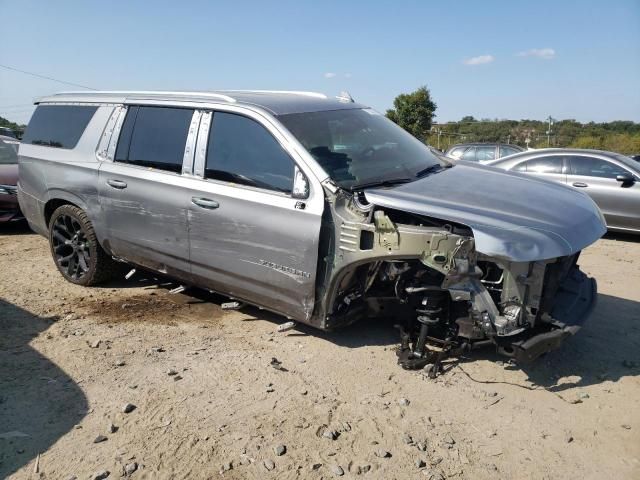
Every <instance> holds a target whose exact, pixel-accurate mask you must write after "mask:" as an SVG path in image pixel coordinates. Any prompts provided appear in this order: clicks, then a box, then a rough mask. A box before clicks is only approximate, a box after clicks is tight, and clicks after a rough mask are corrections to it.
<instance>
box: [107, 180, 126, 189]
mask: <svg viewBox="0 0 640 480" xmlns="http://www.w3.org/2000/svg"><path fill="white" fill-rule="evenodd" d="M107 185H109V186H110V187H113V188H117V189H119V190H122V189H123V188H127V182H123V181H122V180H114V179H112V178H110V179H109V180H107Z"/></svg>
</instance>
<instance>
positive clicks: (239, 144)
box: [205, 112, 294, 193]
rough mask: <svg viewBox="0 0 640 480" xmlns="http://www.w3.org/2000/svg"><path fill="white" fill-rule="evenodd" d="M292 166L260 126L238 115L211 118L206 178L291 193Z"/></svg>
mask: <svg viewBox="0 0 640 480" xmlns="http://www.w3.org/2000/svg"><path fill="white" fill-rule="evenodd" d="M293 165H294V164H293V161H292V160H291V158H290V157H289V155H288V154H287V152H285V151H284V150H283V149H282V147H281V146H280V144H279V143H278V141H277V140H276V139H275V138H273V136H272V135H271V134H270V133H269V132H268V131H267V130H266V129H265V128H264V127H263V126H262V125H260V124H258V123H257V122H255V121H253V120H251V119H249V118H247V117H243V116H241V115H235V114H231V113H222V112H216V113H214V114H213V123H212V126H211V130H210V131H209V144H208V146H207V162H206V169H205V177H206V178H212V179H217V180H224V181H227V182H233V183H239V184H242V185H251V186H254V187H259V188H266V189H269V190H277V191H280V192H287V193H291V187H292V184H293Z"/></svg>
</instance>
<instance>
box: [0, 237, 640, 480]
mask: <svg viewBox="0 0 640 480" xmlns="http://www.w3.org/2000/svg"><path fill="white" fill-rule="evenodd" d="M580 263H581V265H582V267H583V269H584V270H586V271H587V272H588V273H589V274H591V275H593V276H595V277H596V279H597V280H598V284H599V292H600V294H599V302H598V306H597V308H596V310H595V312H594V314H593V316H592V317H591V318H590V320H589V322H588V323H587V325H586V326H585V327H584V328H583V329H582V330H581V331H580V332H579V334H578V335H577V336H576V337H575V338H573V339H571V340H570V341H569V342H567V343H566V344H565V345H564V346H563V347H562V349H561V350H559V351H556V352H553V353H551V354H548V355H547V356H545V357H543V358H541V359H540V360H539V361H538V362H537V363H536V364H535V365H533V366H528V367H525V368H520V367H516V366H513V365H510V364H509V363H507V362H503V361H502V359H501V358H500V357H498V356H497V355H495V354H493V353H492V352H491V351H486V352H477V353H475V354H474V355H473V357H472V358H469V359H463V360H462V361H461V362H456V363H450V365H449V367H450V369H449V370H448V372H447V373H446V374H444V375H443V376H441V377H439V378H438V379H436V380H429V379H427V378H425V377H424V376H423V375H422V374H421V373H419V372H409V371H403V370H402V369H400V368H399V367H398V366H397V365H396V357H395V352H394V347H395V346H396V342H397V340H398V337H397V332H396V331H395V330H394V329H393V328H392V324H393V322H392V321H377V322H369V323H367V322H366V321H362V322H360V323H358V324H356V325H353V326H352V327H350V328H348V329H346V330H343V331H340V332H336V333H332V334H325V333H321V332H318V331H315V330H313V329H311V328H306V327H298V328H296V329H294V330H291V331H288V332H286V333H277V332H276V328H277V326H278V325H279V324H280V323H283V322H284V321H285V320H284V319H282V318H280V317H277V316H276V315H271V314H268V313H266V312H263V311H260V310H257V309H254V308H245V309H243V310H241V311H232V312H226V311H222V310H221V309H220V306H219V305H220V302H222V301H224V299H222V298H218V297H213V296H210V295H209V296H205V295H203V294H202V293H201V292H187V293H189V294H178V295H170V294H169V293H168V290H169V288H171V287H172V286H171V285H167V284H164V285H159V284H158V282H157V281H154V280H152V279H145V278H144V277H143V276H141V275H136V276H134V277H133V278H132V279H131V280H130V281H125V280H124V279H123V280H122V281H118V282H116V283H113V284H110V285H108V286H106V287H103V288H92V289H87V288H82V287H77V286H74V285H72V284H70V283H67V282H65V281H64V280H63V279H62V277H61V276H60V275H59V274H58V273H57V271H56V270H55V268H54V265H53V262H52V260H51V257H50V254H49V249H48V246H47V243H46V241H45V240H44V239H43V238H41V237H38V236H36V235H35V234H32V233H30V232H29V231H28V230H27V229H26V228H24V227H15V226H14V227H7V226H0V478H5V477H8V478H14V479H18V478H19V479H31V478H46V479H63V480H65V479H72V478H76V477H77V478H78V479H88V478H107V477H105V476H104V475H106V472H109V476H108V478H110V479H111V478H120V477H121V476H123V475H125V473H124V469H125V467H127V466H128V469H129V470H128V471H129V473H130V475H131V477H132V478H139V479H142V478H154V479H155V478H176V479H181V478H195V479H209V478H212V479H215V478H228V479H245V478H246V479H268V478H278V479H289V478H310V479H319V478H334V477H338V476H340V474H342V477H343V478H365V479H366V478H371V479H407V478H416V479H417V478H431V479H443V478H454V479H496V478H501V479H502V478H505V479H523V478H532V479H557V478H567V479H602V478H609V479H632V478H635V479H637V478H640V381H639V379H640V377H639V376H640V238H638V237H636V238H634V237H631V236H609V237H607V238H605V239H603V240H600V241H599V242H597V243H596V244H595V245H593V246H591V247H589V248H588V249H587V250H586V251H585V252H584V253H583V256H582V258H581V262H580ZM274 357H275V358H277V359H278V361H280V362H281V367H282V370H278V369H276V368H274V367H273V366H272V365H271V362H272V358H274ZM127 403H131V404H133V405H135V409H134V410H133V411H131V412H129V413H124V412H123V407H124V405H125V404H127ZM96 441H97V443H96ZM278 446H284V447H285V450H286V451H285V452H284V453H282V448H281V449H280V450H278V451H277V452H276V450H277V447H278ZM279 454H281V455H279ZM134 469H135V471H134V472H133V473H131V472H132V471H133V470H134Z"/></svg>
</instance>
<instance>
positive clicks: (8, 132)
mask: <svg viewBox="0 0 640 480" xmlns="http://www.w3.org/2000/svg"><path fill="white" fill-rule="evenodd" d="M0 136H2V137H11V138H18V135H16V132H15V131H13V130H12V129H10V128H9V127H0Z"/></svg>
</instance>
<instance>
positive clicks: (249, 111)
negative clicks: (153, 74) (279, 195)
mask: <svg viewBox="0 0 640 480" xmlns="http://www.w3.org/2000/svg"><path fill="white" fill-rule="evenodd" d="M124 103H125V105H140V106H143V105H153V106H160V107H175V108H194V109H200V110H212V111H213V110H218V111H221V112H229V113H239V114H242V115H245V116H248V117H250V118H253V119H254V120H256V121H257V122H259V123H261V124H262V125H263V126H264V127H265V128H267V130H269V131H270V132H271V134H272V135H274V136H275V137H276V139H277V140H278V141H279V142H280V144H281V145H282V146H283V148H285V150H287V151H288V152H289V154H290V155H291V156H292V158H293V159H294V160H295V161H296V162H297V163H298V165H299V166H300V168H301V169H302V170H303V171H304V173H305V175H307V177H309V176H312V177H314V178H315V179H317V180H318V184H320V183H321V182H323V181H324V180H326V179H328V178H329V174H328V173H327V172H326V171H325V170H324V169H323V168H322V166H321V165H320V164H319V163H318V162H316V160H315V159H314V158H313V157H312V156H311V154H310V153H309V152H308V151H307V150H306V149H305V148H304V147H303V146H302V145H301V144H300V142H299V141H298V139H297V138H295V137H294V136H293V135H292V134H291V133H290V132H289V130H287V129H286V127H285V126H284V125H282V124H281V123H280V121H279V120H278V119H277V117H276V116H275V115H272V114H271V113H269V112H268V111H267V110H265V109H263V108H261V107H258V106H254V105H249V104H242V105H238V104H230V103H221V102H204V101H191V100H189V101H187V100H185V101H180V100H171V101H168V100H126V101H125V102H124Z"/></svg>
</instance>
